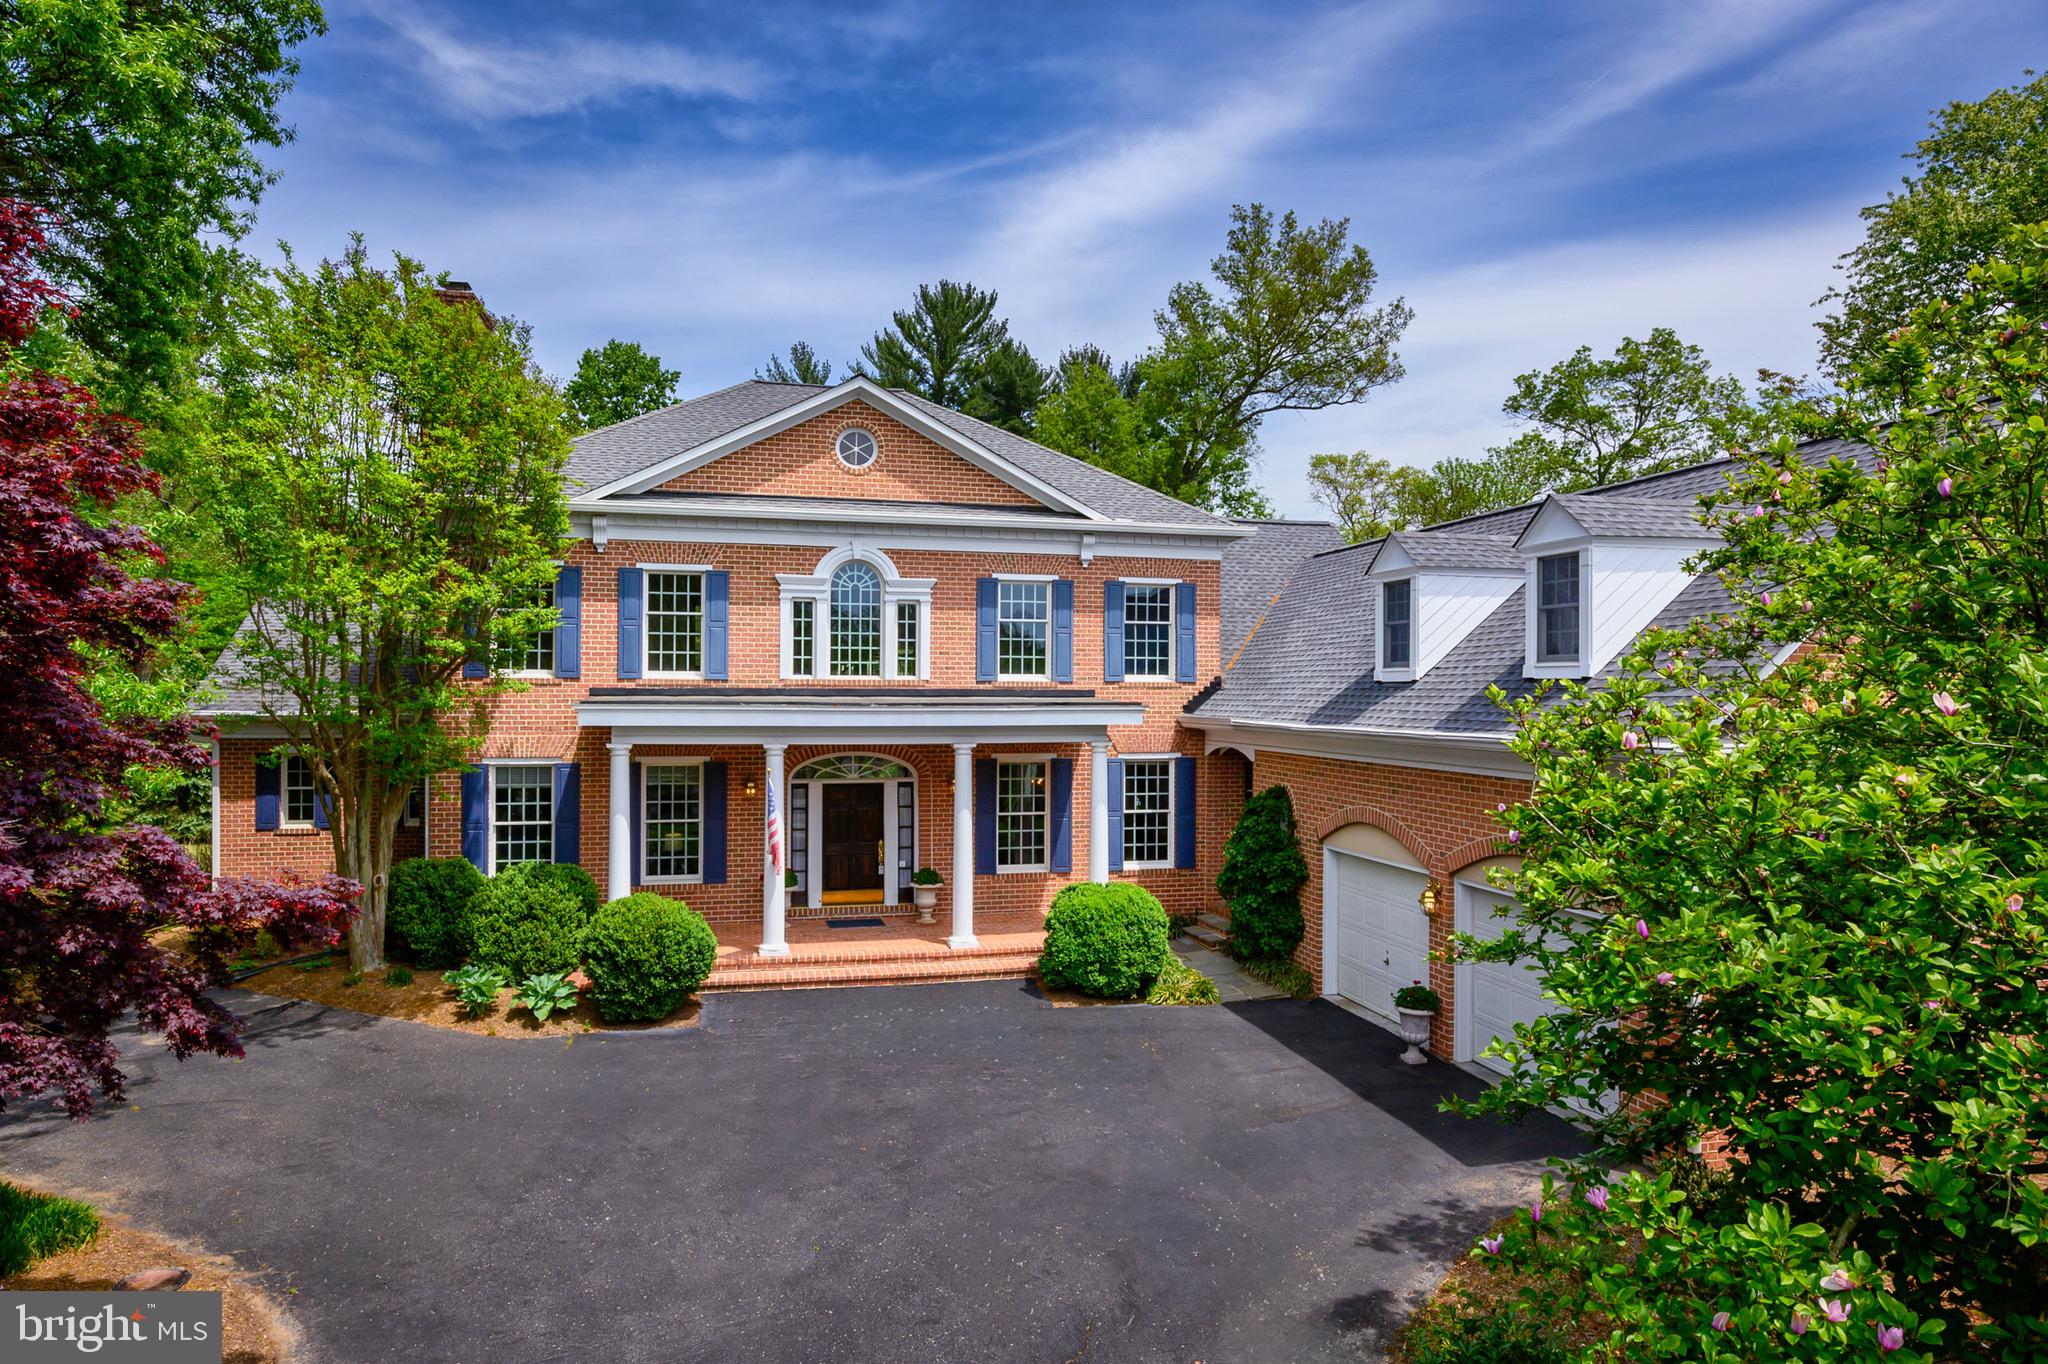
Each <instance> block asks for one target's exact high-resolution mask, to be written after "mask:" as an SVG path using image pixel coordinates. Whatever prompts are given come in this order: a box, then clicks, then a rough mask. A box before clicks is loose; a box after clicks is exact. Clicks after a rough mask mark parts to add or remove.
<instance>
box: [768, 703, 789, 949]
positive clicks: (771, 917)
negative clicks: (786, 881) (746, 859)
mask: <svg viewBox="0 0 2048 1364" xmlns="http://www.w3.org/2000/svg"><path fill="white" fill-rule="evenodd" d="M761 748H762V751H763V752H765V753H766V754H767V755H768V773H767V787H766V791H767V795H768V799H769V800H771V801H773V802H774V803H775V808H776V810H777V811H778V812H779V813H780V814H781V816H782V848H783V861H784V862H785V863H787V862H788V860H789V801H788V800H787V798H786V797H787V793H786V792H785V791H784V790H783V787H782V754H783V745H781V744H763V745H761ZM782 880H783V876H782V868H781V867H778V866H776V865H775V861H774V859H773V858H771V857H770V856H769V855H768V823H767V821H766V819H763V820H762V823H761V955H762V956H764V957H786V956H788V955H789V942H788V940H787V939H786V938H784V937H783V935H782V920H783V913H784V907H785V905H786V904H787V902H788V894H787V892H786V890H785V889H784V887H783V884H782Z"/></svg>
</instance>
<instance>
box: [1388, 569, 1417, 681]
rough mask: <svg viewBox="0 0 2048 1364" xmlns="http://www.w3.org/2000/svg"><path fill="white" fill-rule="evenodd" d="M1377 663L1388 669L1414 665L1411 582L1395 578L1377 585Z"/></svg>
mask: <svg viewBox="0 0 2048 1364" xmlns="http://www.w3.org/2000/svg"><path fill="white" fill-rule="evenodd" d="M1380 630H1381V639H1382V640H1383V641H1384V643H1383V645H1382V654H1381V659H1380V662H1381V664H1382V666H1384V667H1388V668H1412V667H1414V666H1415V581H1414V580H1413V579H1412V578H1396V579H1394V580H1393V581H1391V582H1385V583H1381V584H1380Z"/></svg>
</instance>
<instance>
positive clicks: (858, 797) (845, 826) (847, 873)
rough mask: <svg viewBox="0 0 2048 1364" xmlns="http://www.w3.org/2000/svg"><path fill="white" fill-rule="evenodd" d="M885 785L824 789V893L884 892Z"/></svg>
mask: <svg viewBox="0 0 2048 1364" xmlns="http://www.w3.org/2000/svg"><path fill="white" fill-rule="evenodd" d="M882 790H883V788H882V784H881V783H880V782H844V783H841V782H828V783H826V785H825V788H824V792H825V889H826V891H827V892H828V893H829V892H831V891H848V890H872V891H875V892H877V893H878V894H879V892H880V891H881V889H882V855H883V845H882Z"/></svg>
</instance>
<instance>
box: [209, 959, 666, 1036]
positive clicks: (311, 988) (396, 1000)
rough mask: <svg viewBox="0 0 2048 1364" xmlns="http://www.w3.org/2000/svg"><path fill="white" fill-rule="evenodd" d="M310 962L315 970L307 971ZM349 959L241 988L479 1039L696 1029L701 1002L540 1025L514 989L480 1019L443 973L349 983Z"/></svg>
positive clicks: (591, 1011) (289, 970) (586, 1006)
mask: <svg viewBox="0 0 2048 1364" xmlns="http://www.w3.org/2000/svg"><path fill="white" fill-rule="evenodd" d="M308 965H311V966H312V969H310V970H309V969H307V967H308ZM348 974H349V971H348V962H347V960H346V959H345V958H340V957H337V958H335V959H334V960H332V961H330V962H329V963H328V964H326V965H318V964H312V963H308V964H301V965H291V964H288V963H287V964H281V965H277V966H272V967H270V968H269V969H268V970H265V971H261V972H258V973H257V974H256V975H253V976H250V977H249V978H247V979H246V980H244V981H241V982H239V986H240V988H241V989H244V990H254V991H255V992H257V993H258V994H265V995H279V996H282V997H284V998H286V999H303V1000H306V1001H308V1002H310V1003H313V1004H326V1005H331V1006H332V1007H334V1008H337V1009H354V1010H355V1011H356V1012H357V1013H365V1014H377V1015H380V1016H381V1017H384V1018H402V1019H404V1020H405V1021H407V1022H408V1023H425V1024H426V1025H427V1026H429V1027H433V1028H447V1029H450V1030H451V1031H454V1032H466V1033H474V1034H475V1035H477V1036H479V1037H559V1038H568V1039H574V1038H577V1037H581V1036H583V1035H584V1034H586V1033H598V1032H647V1031H649V1030H651V1029H654V1028H694V1027H695V1026H697V1019H698V1015H699V1014H700V1013H701V1012H702V1007H703V1006H702V1005H701V1004H700V1003H699V1002H698V1001H697V1000H695V999H691V1000H689V1001H688V1002H686V1003H685V1004H684V1005H683V1007H682V1008H680V1009H678V1010H676V1011H675V1012H674V1013H672V1014H670V1015H669V1016H668V1017H667V1018H664V1019H662V1020H661V1021H660V1022H659V1023H607V1022H605V1021H604V1020H603V1019H601V1018H599V1017H598V1016H597V1010H596V1008H595V1007H594V1006H592V1005H591V1003H590V1002H589V1001H588V1000H584V1001H582V1002H580V1003H578V1004H577V1006H576V1007H575V1008H574V1009H571V1010H570V1011H568V1012H567V1013H558V1014H555V1015H554V1016H553V1017H551V1018H549V1019H548V1021H547V1022H545V1023H542V1022H540V1021H539V1020H538V1019H536V1018H535V1017H534V1016H533V1015H532V1014H531V1013H530V1012H528V1011H527V1010H525V1009H521V1008H515V1007H514V1006H513V1003H512V994H513V992H512V991H511V990H510V989H504V990H500V991H499V992H498V1002H497V1004H496V1006H495V1007H493V1008H492V1009H491V1011H490V1012H489V1013H487V1014H485V1015H484V1016H483V1017H481V1018H471V1017H469V1016H468V1015H467V1014H465V1013H464V1012H463V1011H462V1009H461V1007H460V1006H459V1005H457V1004H456V1002H455V992H454V991H453V990H451V989H449V988H448V986H447V985H446V984H445V983H444V982H443V980H442V975H443V973H442V972H440V971H421V970H415V971H414V972H413V977H412V983H411V984H409V985H391V984H387V983H386V975H387V973H386V972H383V971H373V972H371V973H370V974H369V975H367V976H364V977H363V978H362V979H361V980H359V981H357V982H356V983H355V984H354V985H349V984H347V983H346V980H347V977H348Z"/></svg>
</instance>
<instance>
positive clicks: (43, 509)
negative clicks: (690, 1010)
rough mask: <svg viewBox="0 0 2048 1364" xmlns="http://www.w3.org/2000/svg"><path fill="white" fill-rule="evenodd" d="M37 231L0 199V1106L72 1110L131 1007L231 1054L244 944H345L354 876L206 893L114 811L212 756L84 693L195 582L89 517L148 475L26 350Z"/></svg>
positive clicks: (116, 1086) (142, 538)
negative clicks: (182, 579) (174, 930)
mask: <svg viewBox="0 0 2048 1364" xmlns="http://www.w3.org/2000/svg"><path fill="white" fill-rule="evenodd" d="M38 223H39V220H38V214H37V211H36V210H34V209H32V208H29V207H28V206H26V205H23V204H20V203H18V202H15V201H11V200H0V660H4V664H5V671H4V678H5V681H4V684H0V1105H4V1104H5V1103H6V1102H7V1101H8V1100H10V1099H20V1098H25V1097H33V1096H35V1095H39V1094H43V1093H47V1092H52V1091H54V1092H55V1093H56V1095H57V1096H58V1097H59V1099H60V1100H61V1102H62V1103H63V1105H64V1107H65V1108H66V1109H67V1110H68V1111H69V1112H70V1113H71V1114H72V1115H73V1116H74V1117H83V1116H84V1115H85V1114H87V1113H88V1112H90V1111H91V1109H92V1106H93V1104H94V1102H95V1101H96V1099H97V1098H98V1097H99V1096H101V1095H104V1096H106V1097H108V1098H116V1099H117V1098H119V1097H120V1096H121V1094H122V1089H123V1080H122V1075H121V1071H120V1069H119V1067H118V1065H117V1064H116V1060H117V1056H116V1050H115V1047H114V1044H113V1042H112V1040H111V1038H110V1036H109V1032H110V1030H111V1028H112V1027H113V1025H114V1024H115V1023H116V1022H117V1021H118V1020H119V1019H120V1018H121V1017H122V1016H123V1015H124V1014H126V1013H127V1012H129V1011H130V1010H133V1011H134V1013H135V1014H136V1017H137V1019H138V1021H139V1022H140V1024H141V1026H142V1027H143V1028H144V1029H145V1030H147V1031H150V1032H156V1033H161V1034H162V1035H163V1037H164V1039H165V1041H166V1042H167V1043H168V1044H169V1046H170V1050H171V1051H172V1053H173V1054H174V1055H176V1056H178V1057H179V1058H181V1059H182V1058H184V1057H186V1056H189V1055H191V1054H192V1053H193V1052H202V1051H203V1052H211V1053H213V1054H215V1055H219V1056H239V1055H241V1051H242V1048H241V1044H240V1042H239V1040H238V1036H239V1033H240V1021H239V1020H238V1019H237V1018H236V1017H235V1016H234V1015H233V1014H232V1013H230V1012H229V1011H228V1010H227V1009H226V1008H224V1007H223V1006H221V1005H220V1004H219V1003H218V1002H216V1001H214V1000H211V999H209V998H207V996H206V991H208V990H209V989H212V988H214V987H216V986H220V985H224V984H226V983H227V980H228V966H227V963H228V959H229V954H230V953H231V951H232V950H233V949H234V945H235V943H236V941H237V939H238V938H239V937H240V936H241V935H243V934H246V933H249V932H251V931H253V930H255V929H257V928H264V929H268V930H269V931H270V932H271V934H272V935H273V936H275V937H277V938H278V939H279V940H280V941H281V942H287V943H289V942H298V941H309V940H310V941H314V942H333V941H336V940H337V939H338V938H339V937H340V934H341V931H342V929H343V927H344V926H345V925H346V924H347V921H348V918H349V915H350V914H351V913H352V912H353V910H354V902H355V898H356V896H357V894H358V887H357V886H356V885H355V883H354V882H352V881H345V880H341V879H339V878H335V877H329V878H327V879H326V880H324V881H321V882H318V883H314V884H290V885H279V884H270V883H262V882H252V881H226V882H222V883H221V884H220V885H219V886H217V887H215V886H212V885H210V884H209V881H208V877H207V875H206V873H204V872H203V871H201V870H200V869H199V867H198V866H197V865H196V864H195V863H194V862H193V860H192V858H191V857H190V855H188V854H187V853H186V851H185V850H184V848H182V847H181V846H180V845H179V844H178V843H176V842H175V841H173V840H172V839H171V838H170V836H169V835H167V834H165V833H164V832H163V831H162V830H160V829H154V828H149V827H146V826H143V827H127V828H122V827H116V826H115V825H114V823H113V821H112V819H111V817H110V816H109V815H108V814H107V810H108V802H109V797H110V795H112V794H113V793H114V791H115V790H116V788H117V787H118V785H119V783H120V782H121V781H122V777H123V773H124V772H125V770H126V769H127V768H128V767H129V766H131V765H134V764H148V765H168V766H179V767H186V768H192V767H198V766H202V765H204V764H205V763H206V762H207V761H208V757H207V751H206V748H205V747H204V746H203V743H202V742H201V741H200V740H199V738H198V736H197V728H196V725H195V724H194V722H192V721H190V720H186V719H182V718H179V719H150V718H136V717H116V716H110V715H108V714H107V713H105V711H104V710H103V709H102V708H101V706H100V705H99V704H98V703H97V702H96V701H95V700H94V698H93V696H92V695H91V693H90V692H89V691H88V690H87V687H86V680H87V676H88V674H89V673H90V672H91V670H92V669H93V668H94V667H95V666H98V665H99V664H103V663H107V662H112V663H116V664H120V665H125V666H128V667H141V666H144V665H145V664H146V663H147V661H148V660H149V658H150V657H151V655H152V654H153V653H154V652H155V651H156V650H157V648H158V647H159V646H160V645H161V644H162V643H163V642H164V640H165V638H166V637H167V636H168V635H169V633H170V632H171V631H172V630H174V629H175V628H176V626H177V624H178V620H179V612H180V608H181V604H182V603H183V601H184V599H185V596H186V594H187V593H188V592H189V591H190V589H189V588H188V587H187V586H186V585H185V584H183V583H178V582H172V581H170V580H167V579H164V578H152V577H137V576H134V575H132V574H131V573H130V572H129V571H128V566H130V565H135V564H138V563H139V562H142V561H149V560H154V561H156V562H159V563H160V562H161V561H162V557H163V556H162V554H161V552H160V551H159V550H158V549H157V547H156V546H155V545H153V544H151V543H150V541H149V538H148V537H147V536H146V535H144V534H143V533H142V532H141V531H140V530H139V529H137V528H136V527H134V526H130V525H124V524H121V523H119V522H114V521H110V520H108V519H107V518H106V517H105V516H104V515H102V512H103V510H104V509H105V508H107V507H109V506H110V505H111V504H112V503H113V502H114V500H115V499H117V498H120V497H123V496H125V495H128V494H130V493H134V492H138V491H143V490H146V489H149V488H151V487H153V486H154V482H155V476H154V475H153V474H152V473H151V472H150V471H149V470H147V469H145V468H144V467H143V465H142V461H141V452H140V449H139V446H138V442H137V432H136V428H135V425H134V423H132V422H130V421H128V420H127V419H126V418H123V417H118V416H115V415H112V414H110V413H106V412H102V411H100V410H99V408H98V406H97V405H96V404H95V402H94V400H93V397H92V395H91V394H90V393H88V392H87V391H86V390H84V389H83V388H81V387H79V386H78V385H76V384H74V383H72V382H70V381H69V380H67V379H64V378H61V377H59V376H56V375H52V374H46V373H42V372H40V371H37V370H34V369H32V368H29V367H28V366H27V365H26V364H25V363H24V362H23V360H22V356H21V347H22V346H23V344H24V343H25V342H27V341H28V340H29V338H30V337H31V336H32V335H33V334H34V332H35V329H36V326H37V323H38V320H39V319H41V318H42V317H43V316H44V315H45V313H46V312H47V310H49V309H51V308H54V307H59V306H62V303H63V300H62V299H61V298H60V296H59V295H58V293H57V291H56V290H55V289H54V288H53V287H52V286H51V285H49V284H48V283H47V282H46V281H44V280H43V279H41V278H40V277H39V276H38V275H37V273H36V268H35V256H36V253H37V252H38V251H39V250H41V249H42V246H43V234H42V232H41V230H40V228H39V225H38ZM87 651H90V652H87ZM169 927H182V928H184V929H186V930H188V931H187V933H186V935H185V937H186V939H187V942H186V944H185V945H184V946H183V947H182V949H181V950H179V951H176V952H174V951H171V950H168V949H166V948H165V947H163V946H160V945H159V944H158V943H156V942H154V941H152V935H153V934H155V933H157V932H158V931H159V930H161V929H164V928H169Z"/></svg>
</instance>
